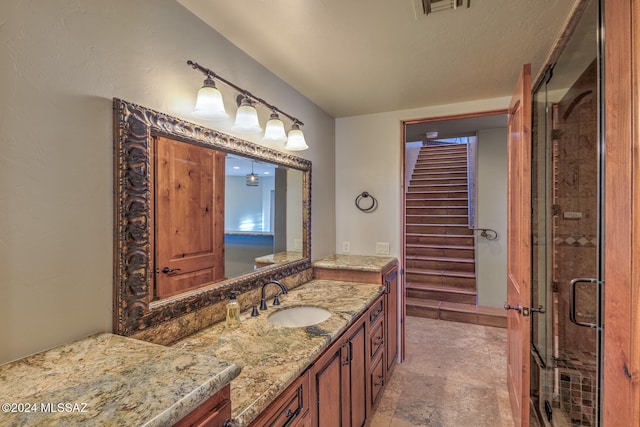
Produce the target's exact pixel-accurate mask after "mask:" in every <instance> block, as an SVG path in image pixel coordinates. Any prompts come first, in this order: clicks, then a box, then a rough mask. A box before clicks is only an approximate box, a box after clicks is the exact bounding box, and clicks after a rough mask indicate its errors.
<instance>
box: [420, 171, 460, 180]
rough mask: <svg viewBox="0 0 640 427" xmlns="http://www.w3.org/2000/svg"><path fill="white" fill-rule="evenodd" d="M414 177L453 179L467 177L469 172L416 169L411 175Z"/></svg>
mask: <svg viewBox="0 0 640 427" xmlns="http://www.w3.org/2000/svg"><path fill="white" fill-rule="evenodd" d="M411 178H412V179H439V178H452V179H460V178H464V179H466V178H467V172H451V171H449V172H445V171H440V172H428V171H427V172H424V171H422V172H420V171H418V172H416V171H414V172H413V174H412V175H411Z"/></svg>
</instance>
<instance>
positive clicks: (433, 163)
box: [414, 158, 467, 170]
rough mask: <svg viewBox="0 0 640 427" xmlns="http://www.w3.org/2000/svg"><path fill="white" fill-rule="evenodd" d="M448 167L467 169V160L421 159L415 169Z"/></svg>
mask: <svg viewBox="0 0 640 427" xmlns="http://www.w3.org/2000/svg"><path fill="white" fill-rule="evenodd" d="M432 167H448V168H460V169H463V168H464V169H465V170H466V169H467V160H466V159H446V160H445V159H420V158H418V160H417V161H416V164H415V165H414V168H432Z"/></svg>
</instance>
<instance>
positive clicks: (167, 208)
mask: <svg viewBox="0 0 640 427" xmlns="http://www.w3.org/2000/svg"><path fill="white" fill-rule="evenodd" d="M155 142H156V147H155V152H156V161H155V165H154V166H155V167H154V175H155V176H154V178H155V206H154V217H155V221H154V222H155V242H154V243H155V248H156V250H155V273H156V274H155V296H156V297H157V298H164V297H168V296H171V295H175V294H177V293H180V292H184V291H186V290H189V289H194V288H197V287H200V286H202V285H205V284H207V283H211V282H216V281H220V280H222V279H224V246H223V244H224V176H225V172H224V153H221V152H218V151H215V150H212V149H210V148H205V147H200V146H197V145H193V144H187V143H184V142H180V141H174V140H171V139H168V138H164V137H158V138H156V139H155Z"/></svg>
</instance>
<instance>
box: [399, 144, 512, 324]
mask: <svg viewBox="0 0 640 427" xmlns="http://www.w3.org/2000/svg"><path fill="white" fill-rule="evenodd" d="M406 196H407V197H406V211H405V224H406V225H405V227H406V230H405V232H406V233H405V236H406V243H405V244H406V266H405V270H406V291H407V314H408V315H410V316H420V317H430V318H436V319H442V320H452V321H458V322H465V323H475V324H478V323H479V324H484V325H489V326H503V319H504V313H502V311H500V310H498V309H495V308H490V307H484V308H483V307H478V306H477V304H476V303H477V289H476V273H475V249H474V247H475V241H474V237H475V236H474V232H473V230H471V229H470V228H469V226H468V192H467V145H466V144H441V145H425V146H423V147H421V149H420V154H419V155H418V160H417V162H416V165H415V168H414V170H413V174H412V176H411V182H410V184H409V187H408V189H407V195H406Z"/></svg>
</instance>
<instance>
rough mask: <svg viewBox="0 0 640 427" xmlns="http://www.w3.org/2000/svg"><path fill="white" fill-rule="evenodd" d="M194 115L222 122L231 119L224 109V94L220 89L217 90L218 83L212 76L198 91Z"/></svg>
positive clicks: (208, 77)
mask: <svg viewBox="0 0 640 427" xmlns="http://www.w3.org/2000/svg"><path fill="white" fill-rule="evenodd" d="M193 114H195V115H196V116H198V117H202V118H206V119H213V120H221V119H226V118H227V117H229V114H227V111H226V110H225V108H224V101H223V100H222V94H221V93H220V91H219V90H218V88H216V83H215V82H214V81H213V79H212V78H211V77H210V76H207V78H206V79H205V80H204V83H203V85H202V87H201V88H200V90H199V91H198V97H197V99H196V107H195V108H194V110H193Z"/></svg>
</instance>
